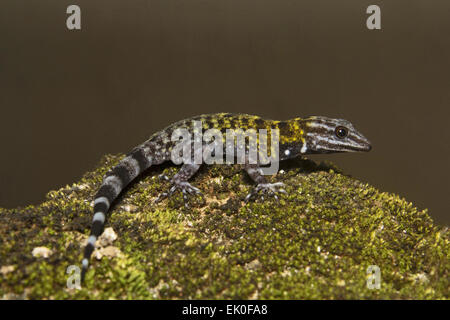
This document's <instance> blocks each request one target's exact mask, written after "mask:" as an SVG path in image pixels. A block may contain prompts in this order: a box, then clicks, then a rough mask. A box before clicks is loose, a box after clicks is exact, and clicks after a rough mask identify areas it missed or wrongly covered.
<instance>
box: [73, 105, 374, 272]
mask: <svg viewBox="0 0 450 320" xmlns="http://www.w3.org/2000/svg"><path fill="white" fill-rule="evenodd" d="M194 120H197V121H201V122H202V132H201V133H202V134H203V133H204V132H205V131H206V130H208V129H217V130H219V131H220V132H221V133H222V136H223V139H224V140H225V138H226V132H227V129H235V130H237V129H241V130H243V131H246V130H249V129H254V130H256V131H257V132H259V130H260V129H266V130H267V137H271V133H272V130H273V129H278V130H279V154H278V160H279V161H282V160H286V159H290V158H295V157H298V156H300V155H304V154H318V153H319V154H321V153H336V152H354V151H369V150H370V149H371V146H370V142H369V141H368V140H367V139H366V138H365V137H364V136H363V135H362V134H361V133H359V132H358V131H357V130H356V129H355V128H354V127H353V125H352V124H351V123H350V122H348V121H347V120H343V119H331V118H327V117H308V118H304V119H302V118H294V119H291V120H286V121H278V120H267V119H262V118H260V117H258V116H253V115H248V114H231V113H217V114H206V115H200V116H196V117H192V118H189V119H185V120H181V121H178V122H175V123H174V124H172V125H170V126H168V127H167V128H165V129H163V130H161V131H159V132H156V133H155V134H153V135H152V136H151V137H150V138H149V139H148V140H147V141H145V142H144V143H142V144H141V145H139V146H137V147H136V148H134V149H133V150H132V151H131V152H130V153H129V154H128V155H127V156H126V157H125V158H124V159H123V160H122V161H121V162H120V163H119V164H118V165H117V166H115V167H114V168H112V169H111V170H110V171H109V172H108V173H107V174H106V175H105V178H104V180H103V183H102V185H101V187H100V189H99V191H98V192H97V194H96V196H95V199H94V218H93V224H92V229H91V235H90V237H89V239H88V243H87V245H86V248H85V252H84V258H83V261H82V273H81V278H82V280H83V279H84V276H85V274H86V271H87V268H88V265H89V258H90V256H91V254H92V252H93V251H94V248H95V242H96V240H97V238H98V237H99V236H100V235H101V233H102V232H103V228H104V224H105V220H106V214H107V212H108V210H109V208H110V206H111V203H112V202H113V201H114V200H115V199H116V198H117V196H118V195H119V193H120V192H121V191H122V190H123V189H124V188H125V186H127V185H128V184H129V183H130V182H131V181H132V180H134V179H135V178H136V177H138V176H139V175H140V174H141V173H142V172H144V171H145V170H146V169H148V168H149V167H150V166H152V165H159V164H161V163H163V162H165V161H169V160H171V152H172V150H173V148H174V147H175V145H176V143H177V141H172V140H171V137H172V133H173V132H174V131H175V130H176V129H187V130H188V131H189V132H190V133H191V134H194V135H195V134H196V133H200V132H196V127H195V126H194V125H193V123H194V122H193V121H194ZM223 142H224V143H223V145H224V151H223V155H224V157H225V156H226V152H227V149H226V148H225V146H226V144H225V141H223ZM252 142H255V141H253V140H252V137H251V136H250V137H249V138H248V141H247V143H246V148H247V149H246V153H245V155H246V157H245V163H244V169H245V170H246V172H247V173H248V174H249V176H250V177H251V179H252V180H253V181H254V182H255V183H256V187H255V188H254V190H253V191H252V192H251V193H250V194H249V195H248V196H247V197H246V198H245V201H249V200H250V199H251V198H254V197H257V196H258V195H260V196H261V198H263V197H264V196H265V195H266V196H267V195H269V196H274V197H276V198H277V195H276V194H277V193H278V192H280V193H284V192H285V191H284V189H282V186H283V184H282V183H279V182H278V183H272V184H271V183H267V181H266V179H265V177H264V175H263V174H262V172H261V168H260V167H259V165H258V164H254V162H252V161H249V152H248V145H251V143H252ZM256 143H257V145H259V135H258V136H256ZM201 145H202V151H203V150H204V149H205V148H207V147H208V144H207V143H205V142H204V141H202V144H201ZM191 147H192V149H194V144H192V145H191ZM268 149H269V152H268V155H270V154H271V153H273V152H274V151H275V149H273V148H272V146H270V148H268ZM193 151H194V150H193ZM233 152H234V153H233V154H234V155H236V154H237V152H236V149H233ZM199 168H200V165H199V164H194V163H184V164H183V165H182V167H181V169H180V171H179V172H178V173H177V174H176V175H175V176H174V177H173V178H172V179H170V182H171V187H170V188H169V190H168V191H167V192H164V193H163V194H161V195H160V198H159V199H161V198H164V197H168V196H171V195H172V194H173V193H175V192H176V191H181V192H182V193H183V196H184V198H185V200H186V199H187V197H188V195H194V194H201V191H200V190H199V189H197V188H196V187H194V186H192V185H191V184H190V183H189V182H188V180H189V179H190V178H191V177H192V176H193V175H194V174H195V173H196V172H197V171H198V169H199ZM166 178H167V177H166ZM167 179H168V178H167ZM159 199H158V200H159Z"/></svg>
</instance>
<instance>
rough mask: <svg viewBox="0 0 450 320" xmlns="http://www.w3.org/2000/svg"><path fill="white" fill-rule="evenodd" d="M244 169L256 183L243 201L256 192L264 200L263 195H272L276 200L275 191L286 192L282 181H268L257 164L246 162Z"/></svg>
mask: <svg viewBox="0 0 450 320" xmlns="http://www.w3.org/2000/svg"><path fill="white" fill-rule="evenodd" d="M244 169H245V171H247V173H248V175H249V176H250V178H251V179H252V180H253V181H254V182H255V183H256V187H255V188H254V189H253V190H252V191H251V192H250V193H249V194H248V195H247V196H246V197H245V200H244V201H245V202H248V201H249V200H250V199H251V198H252V197H256V196H257V195H258V194H260V196H261V199H262V200H264V195H268V196H272V197H274V198H275V199H277V200H278V196H277V193H284V194H286V193H287V192H286V190H284V189H283V188H282V187H283V186H284V183H282V182H276V183H268V182H267V180H266V178H265V177H264V175H263V174H262V172H261V168H260V167H259V166H258V165H255V164H246V165H245V167H244Z"/></svg>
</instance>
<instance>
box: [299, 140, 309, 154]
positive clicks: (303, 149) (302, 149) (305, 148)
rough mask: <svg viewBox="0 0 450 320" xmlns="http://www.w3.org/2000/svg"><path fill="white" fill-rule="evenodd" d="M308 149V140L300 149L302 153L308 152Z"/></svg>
mask: <svg viewBox="0 0 450 320" xmlns="http://www.w3.org/2000/svg"><path fill="white" fill-rule="evenodd" d="M306 151H308V147H307V146H306V142H305V143H304V144H303V145H302V148H301V149H300V152H301V153H306Z"/></svg>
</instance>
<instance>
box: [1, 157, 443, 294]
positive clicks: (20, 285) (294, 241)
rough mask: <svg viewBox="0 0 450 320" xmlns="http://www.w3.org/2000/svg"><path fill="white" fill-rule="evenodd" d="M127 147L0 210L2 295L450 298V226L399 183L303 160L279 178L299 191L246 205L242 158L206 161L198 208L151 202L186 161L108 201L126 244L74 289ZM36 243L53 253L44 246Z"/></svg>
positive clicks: (116, 245)
mask: <svg viewBox="0 0 450 320" xmlns="http://www.w3.org/2000/svg"><path fill="white" fill-rule="evenodd" d="M122 157H123V156H122V155H117V156H106V157H105V158H104V159H103V160H102V162H101V164H100V165H99V167H98V168H97V169H95V170H94V171H93V172H89V173H87V174H86V175H85V176H84V177H83V178H82V179H81V180H80V181H79V182H77V183H75V184H73V185H72V186H66V187H64V188H62V189H60V190H57V191H51V192H49V193H48V194H47V197H46V200H45V202H43V203H42V204H40V205H38V206H27V207H22V208H17V209H11V210H9V209H0V279H1V281H0V297H1V298H4V299H17V298H26V299H45V298H48V299H111V298H112V299H129V298H133V299H180V298H181V299H448V298H449V274H448V273H449V272H448V270H449V267H450V262H449V253H450V246H449V242H450V241H449V240H450V237H449V232H448V230H447V228H445V227H439V226H436V225H435V224H433V221H432V219H431V218H430V216H429V215H428V214H427V212H426V210H424V211H419V210H418V209H417V208H415V207H414V205H413V204H411V203H409V202H407V201H405V200H404V199H402V198H400V197H399V196H397V195H395V194H391V193H386V192H381V191H379V190H377V189H376V188H374V187H372V186H370V185H368V184H366V183H363V182H360V181H358V180H356V179H354V178H352V177H350V176H348V175H345V174H343V173H341V172H340V171H339V170H338V169H337V168H335V167H334V166H333V165H331V164H320V165H318V164H316V163H314V162H312V161H309V160H302V159H299V160H295V161H289V162H286V163H283V164H282V167H281V169H282V171H281V172H280V173H278V174H277V175H276V176H274V177H271V180H272V182H275V181H281V182H284V183H285V185H286V188H285V189H286V191H287V192H288V195H286V196H285V195H283V196H281V199H280V200H279V201H277V200H276V199H273V198H269V199H265V201H261V202H251V203H248V204H244V203H243V201H242V200H243V199H244V197H245V195H246V194H247V193H248V192H249V191H250V188H251V187H252V184H251V182H250V181H249V179H248V177H247V176H246V174H245V172H243V171H242V170H241V168H240V167H239V166H208V167H204V168H202V169H201V170H200V172H199V173H198V174H197V175H196V176H195V178H194V179H193V180H192V184H193V185H195V186H197V187H199V188H200V189H201V190H202V191H203V193H204V197H203V198H195V199H192V200H191V201H190V203H189V204H190V208H189V209H188V208H185V207H184V205H183V199H182V196H181V195H177V196H175V197H174V198H171V199H169V200H164V201H162V202H160V203H158V204H155V203H153V201H154V200H155V198H156V197H157V195H158V194H159V193H160V192H162V191H163V190H166V189H167V187H168V183H167V182H166V181H162V180H160V179H158V177H157V176H158V175H159V174H161V173H164V174H167V175H169V176H170V175H173V174H174V173H175V172H176V170H177V168H176V167H174V166H170V165H165V166H162V167H159V168H151V169H150V170H148V172H147V173H146V174H145V175H144V176H143V177H141V178H139V179H138V180H137V181H136V182H135V183H133V184H131V186H129V187H128V188H127V189H126V190H124V192H123V193H122V195H121V196H120V198H119V199H117V201H116V202H115V203H116V204H115V206H114V207H113V208H112V210H111V212H110V216H109V219H108V221H107V225H106V226H107V227H112V228H113V230H114V231H115V233H116V234H117V235H118V238H117V239H116V240H115V241H114V242H113V245H112V246H110V248H111V247H112V248H113V249H115V250H113V251H112V252H115V253H116V254H115V255H112V257H109V258H108V257H107V256H108V255H105V256H103V258H101V259H100V260H98V259H96V258H95V257H93V258H92V259H91V267H90V269H89V272H88V274H87V278H86V283H84V285H83V287H82V288H81V289H79V290H77V289H69V288H68V287H67V280H68V277H69V274H68V273H67V268H68V267H69V266H70V265H77V266H78V265H80V261H81V258H82V246H83V244H84V242H85V240H86V238H87V235H88V234H89V230H90V225H91V220H92V198H93V195H94V194H95V192H96V191H97V189H98V188H99V185H100V183H101V181H102V177H103V175H104V174H105V173H106V171H107V170H108V169H109V168H111V167H112V166H113V165H115V164H116V163H117V162H118V161H119V160H120V159H121V158H122ZM37 247H46V248H48V249H50V250H51V252H50V253H49V255H48V256H47V257H45V256H42V255H41V256H40V257H39V256H38V255H35V256H33V254H32V252H33V249H35V248H37ZM101 249H102V248H101ZM101 249H100V250H101ZM103 249H104V248H103ZM36 256H37V257H36ZM94 256H95V254H94ZM371 265H376V266H378V267H379V268H380V272H381V282H380V288H379V289H376V288H375V289H369V288H368V286H367V283H368V277H369V276H368V273H367V269H368V267H369V266H371ZM369 282H371V281H369Z"/></svg>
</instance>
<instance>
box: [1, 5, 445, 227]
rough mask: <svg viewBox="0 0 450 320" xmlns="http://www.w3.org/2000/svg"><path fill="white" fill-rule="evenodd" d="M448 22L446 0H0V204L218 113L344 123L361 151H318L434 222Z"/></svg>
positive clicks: (438, 209)
mask: <svg viewBox="0 0 450 320" xmlns="http://www.w3.org/2000/svg"><path fill="white" fill-rule="evenodd" d="M70 4H77V5H79V6H80V7H81V10H82V30H81V31H69V30H67V28H66V17H67V14H66V8H67V6H68V5H70ZM370 4H377V5H379V6H380V7H381V10H382V12H381V15H382V30H374V31H371V30H368V29H367V28H366V24H365V23H366V22H365V21H366V18H367V16H368V15H367V14H366V13H365V12H366V8H367V7H368V6H369V5H370ZM449 31H450V2H449V1H448V0H439V1H438V0H435V1H432V2H430V1H424V0H397V1H376V0H373V1H365V0H342V1H335V0H309V1H295V0H282V1H280V0H272V1H261V0H253V1H248V0H215V1H212V0H203V1H199V0H183V1H181V0H158V1H153V0H133V1H119V0H108V1H106V0H103V1H100V0H98V1H91V0H84V1H79V0H73V1H61V0H52V1H50V0H40V1H29V0H26V1H25V0H2V1H1V3H0V106H1V120H0V136H1V139H2V148H1V160H0V206H2V207H15V206H18V205H25V204H30V203H38V202H39V201H41V200H42V199H43V197H44V195H45V193H46V192H47V191H49V190H50V189H54V188H58V187H61V186H63V185H66V184H71V183H72V182H74V181H76V180H77V179H78V178H79V177H80V176H81V175H82V174H83V173H84V172H86V171H88V170H90V169H92V168H93V167H94V166H95V165H96V164H97V163H98V161H99V159H100V157H101V156H102V155H103V154H106V153H119V152H122V153H126V152H128V151H129V150H130V149H131V148H133V147H134V146H135V145H137V144H139V143H141V142H142V141H144V140H145V139H146V138H147V137H148V136H149V135H150V134H151V133H153V132H154V131H156V130H158V129H161V128H163V127H164V126H165V125H168V124H170V123H171V122H173V121H175V120H179V119H181V118H185V117H188V116H192V115H196V114H200V113H212V112H223V111H227V112H245V113H252V114H258V115H261V116H264V117H267V118H276V119H287V118H291V117H295V116H308V115H326V116H330V117H342V118H346V119H348V120H350V121H352V122H353V123H354V124H355V125H356V127H357V128H359V129H360V130H361V131H362V132H363V133H364V134H365V135H366V136H367V137H368V138H369V139H370V140H371V141H372V143H373V150H372V151H371V152H370V153H368V154H340V155H329V156H327V157H322V158H326V159H328V160H331V161H333V162H335V163H336V164H337V165H338V166H340V167H341V168H343V170H344V171H345V172H346V173H349V174H351V175H353V176H355V177H357V178H359V179H361V180H363V181H366V182H369V183H371V184H373V185H375V186H377V187H378V188H380V189H382V190H385V191H392V192H396V193H399V194H400V195H402V196H404V197H406V198H407V199H408V200H409V201H412V202H414V203H415V204H416V205H417V206H419V207H420V208H429V209H430V213H431V215H432V216H433V217H434V219H435V220H436V221H437V222H438V223H440V224H448V223H449V220H450V219H449V217H450V213H449V202H448V201H447V199H448V191H449V187H448V181H449V178H450V176H449V170H448V164H449V162H450V161H449V154H450V150H449V138H450V133H449V129H448V124H449V114H450V111H449V110H450V90H449V89H450V75H449V72H450V61H449V60H450V33H449ZM315 158H317V157H315ZM322 158H320V159H322Z"/></svg>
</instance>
